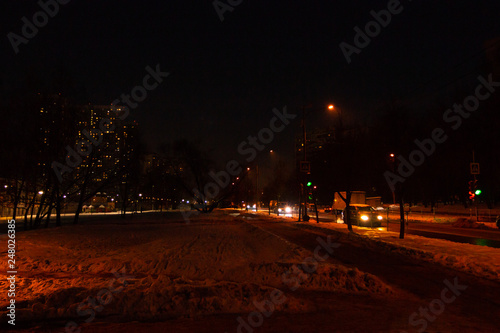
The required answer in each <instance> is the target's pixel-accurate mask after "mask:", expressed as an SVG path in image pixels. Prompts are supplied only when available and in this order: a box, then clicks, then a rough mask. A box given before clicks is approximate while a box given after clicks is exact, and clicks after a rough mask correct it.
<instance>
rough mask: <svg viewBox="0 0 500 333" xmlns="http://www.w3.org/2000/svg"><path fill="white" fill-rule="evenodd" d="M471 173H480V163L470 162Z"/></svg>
mask: <svg viewBox="0 0 500 333" xmlns="http://www.w3.org/2000/svg"><path fill="white" fill-rule="evenodd" d="M470 174H471V175H479V163H471V164H470Z"/></svg>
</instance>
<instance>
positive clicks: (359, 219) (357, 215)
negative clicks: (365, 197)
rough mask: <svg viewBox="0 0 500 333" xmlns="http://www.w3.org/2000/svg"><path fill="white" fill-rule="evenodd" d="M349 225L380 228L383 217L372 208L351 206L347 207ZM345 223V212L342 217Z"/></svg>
mask: <svg viewBox="0 0 500 333" xmlns="http://www.w3.org/2000/svg"><path fill="white" fill-rule="evenodd" d="M349 210H350V211H349V212H350V220H351V224H353V225H358V226H361V227H380V226H381V225H382V221H383V219H384V217H383V216H382V215H381V214H380V212H378V211H376V210H375V209H374V208H373V207H372V206H369V205H363V204H352V205H350V206H349ZM342 219H343V220H344V223H345V210H344V212H343V215H342Z"/></svg>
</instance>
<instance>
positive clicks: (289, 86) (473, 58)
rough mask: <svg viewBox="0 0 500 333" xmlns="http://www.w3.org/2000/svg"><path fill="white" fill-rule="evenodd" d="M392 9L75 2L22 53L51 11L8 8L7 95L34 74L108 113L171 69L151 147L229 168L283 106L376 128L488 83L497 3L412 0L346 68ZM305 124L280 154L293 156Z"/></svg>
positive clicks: (143, 113) (22, 5)
mask: <svg viewBox="0 0 500 333" xmlns="http://www.w3.org/2000/svg"><path fill="white" fill-rule="evenodd" d="M233 3H238V1H233ZM387 5H388V2H386V1H324V0H322V1H295V0H289V1H250V0H246V1H241V4H239V5H238V6H236V7H234V10H233V11H232V12H231V11H227V12H225V13H224V21H222V22H221V20H220V19H219V16H218V14H217V12H216V10H215V9H214V6H213V3H212V1H143V2H139V1H82V0H73V1H70V2H69V3H68V4H65V5H60V8H59V12H58V13H57V15H55V17H53V18H50V19H49V21H48V24H47V25H46V26H44V27H41V28H39V32H38V34H37V35H36V36H35V37H33V38H32V39H30V40H29V42H28V44H26V45H24V44H22V45H20V46H19V53H18V54H15V52H14V51H13V48H12V46H11V44H10V42H9V40H8V38H7V34H8V33H9V32H14V33H16V34H21V28H22V26H23V22H22V21H21V18H22V17H23V16H26V17H27V18H28V20H30V21H32V17H33V14H35V13H36V12H38V11H40V10H41V8H40V6H39V5H38V4H37V2H36V1H12V0H4V1H2V8H1V10H0V12H1V14H0V15H1V16H2V19H1V27H2V28H1V29H2V42H1V48H2V51H1V54H0V60H1V64H2V71H1V81H0V83H1V92H2V94H3V95H4V97H5V96H8V95H9V94H11V93H12V92H13V91H15V90H16V89H19V88H20V87H22V85H23V84H24V83H23V82H25V79H26V77H32V76H33V75H34V76H35V77H38V78H40V81H41V83H40V84H41V85H42V86H43V85H46V86H47V85H49V83H48V82H49V81H50V80H51V77H53V76H54V75H55V74H54V73H56V72H62V73H64V75H66V76H67V77H68V78H69V79H70V81H71V82H72V83H71V85H68V86H67V87H65V88H66V89H67V91H66V92H63V93H65V94H67V95H71V97H72V98H75V99H76V100H77V101H78V103H92V104H109V103H111V101H113V100H114V99H115V98H117V97H119V96H120V95H121V94H122V93H129V92H130V91H131V89H132V88H133V87H134V86H136V85H138V84H141V83H142V79H143V77H144V75H145V74H146V70H145V67H146V66H151V67H155V66H156V64H160V68H161V69H162V70H163V71H166V72H169V73H170V76H169V77H168V78H166V79H165V80H164V82H163V83H162V84H161V85H160V86H159V87H158V88H157V89H155V90H153V91H151V92H149V94H148V97H147V99H146V100H145V101H144V102H142V103H141V104H140V105H139V107H138V108H136V109H135V110H134V111H133V117H134V118H135V119H137V120H138V121H139V123H140V126H141V128H142V130H143V133H144V134H143V135H144V139H145V140H146V142H147V143H148V145H149V149H151V150H154V149H155V147H156V146H157V145H158V144H159V143H161V142H169V141H172V140H174V139H178V138H188V139H190V140H200V141H201V142H202V145H203V146H204V147H205V148H206V149H208V150H210V151H213V155H214V157H216V158H217V159H221V160H228V159H232V158H235V157H238V153H237V146H238V144H239V143H240V142H241V141H243V140H245V138H246V137H247V136H248V135H251V134H256V133H257V132H258V131H259V130H260V129H261V128H263V127H265V126H268V124H269V119H270V118H271V117H272V109H273V108H279V109H281V108H282V107H283V106H285V105H286V106H287V107H288V110H289V112H291V113H300V109H301V106H302V105H312V106H313V108H314V109H316V111H315V112H314V113H312V112H311V114H310V115H309V118H308V124H310V126H311V128H312V127H314V126H316V125H319V124H323V125H324V124H328V122H334V121H336V119H335V118H334V116H333V115H331V114H328V113H327V112H325V111H322V110H320V109H321V108H322V106H323V105H325V104H326V103H330V102H333V103H335V104H336V105H338V106H340V107H341V108H342V116H343V118H344V119H345V121H346V122H363V121H369V120H370V119H374V118H376V117H377V113H376V112H377V110H380V108H381V107H383V106H384V105H386V104H387V103H389V102H391V101H394V100H398V101H399V102H400V103H402V104H405V105H407V106H408V107H410V108H412V109H413V110H414V111H415V112H416V113H417V114H418V112H419V110H421V108H425V107H426V105H428V103H433V102H435V101H441V102H443V103H448V102H450V100H449V98H450V97H449V90H450V89H452V88H453V87H455V86H456V85H460V84H467V83H468V82H476V77H477V76H478V75H479V74H484V73H483V72H482V70H483V67H482V66H483V65H484V61H485V60H484V59H485V53H484V51H485V47H484V42H485V41H486V40H489V39H493V38H495V37H498V36H500V25H499V24H498V22H499V14H500V2H499V1H498V0H491V1H423V0H420V1H418V0H413V1H408V0H406V1H402V2H401V6H402V8H403V9H402V12H401V13H400V14H397V15H394V16H393V17H392V20H391V22H390V24H389V25H388V26H387V27H385V28H382V31H381V32H380V34H378V35H377V36H375V37H374V38H373V39H372V41H371V42H370V44H369V45H368V46H367V47H366V48H364V49H363V50H361V53H360V54H354V55H353V56H352V62H351V63H350V64H348V63H347V62H346V60H345V58H344V56H343V54H342V51H341V49H340V47H339V44H340V43H341V42H346V43H349V44H353V39H354V36H355V32H354V30H353V29H354V27H355V26H359V27H361V28H362V29H363V28H364V26H365V24H366V23H368V22H369V21H371V20H373V18H372V16H371V15H370V12H371V11H372V10H375V11H380V10H382V9H386V8H387ZM2 112H8V111H7V110H6V109H5V108H3V109H2ZM299 125H300V121H299V120H296V121H295V122H294V123H292V124H291V125H290V126H289V127H288V128H287V129H286V131H284V132H282V133H280V134H279V135H277V137H276V139H275V141H274V142H272V143H271V144H270V145H269V148H273V149H275V150H276V151H277V152H279V153H282V154H283V156H284V157H291V156H292V155H293V138H294V136H295V135H296V133H298V128H299Z"/></svg>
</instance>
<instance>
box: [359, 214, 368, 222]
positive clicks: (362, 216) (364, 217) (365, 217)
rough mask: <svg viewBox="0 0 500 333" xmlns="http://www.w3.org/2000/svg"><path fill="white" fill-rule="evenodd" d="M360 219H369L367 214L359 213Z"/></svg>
mask: <svg viewBox="0 0 500 333" xmlns="http://www.w3.org/2000/svg"><path fill="white" fill-rule="evenodd" d="M361 219H362V220H363V221H368V220H369V218H368V215H361Z"/></svg>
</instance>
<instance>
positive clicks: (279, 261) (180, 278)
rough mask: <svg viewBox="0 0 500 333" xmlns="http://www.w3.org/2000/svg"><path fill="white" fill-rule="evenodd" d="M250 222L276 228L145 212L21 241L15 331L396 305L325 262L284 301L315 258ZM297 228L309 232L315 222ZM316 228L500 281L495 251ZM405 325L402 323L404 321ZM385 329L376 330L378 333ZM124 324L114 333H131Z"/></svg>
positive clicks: (373, 283)
mask: <svg viewBox="0 0 500 333" xmlns="http://www.w3.org/2000/svg"><path fill="white" fill-rule="evenodd" d="M165 216H169V217H168V218H166V217H165ZM248 218H250V219H251V221H253V222H255V221H260V222H264V223H265V222H267V223H272V222H273V221H274V220H275V218H273V217H268V216H254V217H252V215H251V214H245V213H244V212H241V214H240V213H239V212H236V213H232V214H229V213H228V212H224V211H219V212H215V213H213V214H210V215H203V216H202V215H200V216H197V217H192V218H191V223H189V224H186V223H185V221H184V220H183V219H182V218H181V216H180V214H173V213H171V214H168V215H165V214H164V215H153V214H151V215H146V214H144V215H142V216H139V217H134V218H127V219H123V220H122V219H120V218H108V219H106V220H103V221H91V222H88V223H85V224H83V225H76V226H64V227H59V228H52V229H43V230H34V231H29V232H22V233H17V237H16V243H17V246H18V247H17V253H16V255H17V257H16V265H17V267H18V275H17V282H16V283H17V293H16V324H17V325H18V327H26V326H32V327H35V328H33V329H34V330H39V331H47V332H48V331H49V330H50V331H51V332H64V331H65V330H64V327H65V326H68V327H69V328H83V330H82V331H85V330H86V331H88V332H93V331H95V332H98V331H109V330H110V329H111V327H115V328H116V327H121V326H119V324H116V326H106V327H105V328H102V329H101V330H99V327H101V326H99V325H102V324H103V323H107V325H112V324H110V322H122V323H123V322H128V323H135V324H134V325H139V324H137V322H142V323H151V322H159V321H170V324H171V323H172V320H174V321H176V322H177V321H182V320H186V319H189V320H195V321H196V320H198V321H199V326H198V327H197V329H196V330H197V331H199V330H200V329H202V328H203V331H206V332H209V331H212V330H210V327H206V325H205V324H203V320H201V319H200V318H219V317H220V318H227V316H230V318H231V319H230V321H231V322H234V327H233V328H231V330H233V331H236V330H237V327H238V321H237V320H236V319H235V318H238V317H237V316H240V315H242V314H249V313H250V314H251V313H252V312H254V311H256V304H261V303H262V302H263V301H264V300H269V299H271V300H272V299H273V297H274V298H277V295H282V296H283V297H284V295H286V302H275V303H274V305H273V311H276V313H279V314H280V315H279V316H287V315H293V316H299V317H300V315H304V314H309V313H316V312H317V311H318V304H317V303H316V301H315V299H316V297H324V296H322V295H334V296H332V297H337V298H338V299H339V302H341V300H342V299H343V298H346V297H347V296H349V297H350V299H352V297H354V298H359V299H360V300H362V303H363V304H365V306H363V307H364V308H363V309H362V310H360V311H371V310H370V309H372V308H373V306H371V305H369V304H370V303H371V302H375V303H376V302H379V301H377V300H379V299H381V300H389V299H394V297H395V299H399V298H401V295H398V293H399V292H398V291H397V290H394V288H393V287H392V286H391V285H389V284H387V283H386V282H384V280H383V279H380V278H379V277H377V276H375V275H372V274H370V273H366V272H363V271H361V270H359V269H356V268H352V267H346V266H344V265H342V264H337V263H332V262H328V261H327V260H325V261H323V260H316V261H314V260H313V262H312V264H313V265H312V266H313V267H312V268H311V272H310V274H309V275H308V276H307V278H306V277H304V278H303V279H302V280H301V279H299V281H298V282H302V281H304V283H298V286H300V288H298V289H299V290H298V291H297V292H295V293H291V292H290V290H295V289H293V288H292V286H293V283H290V279H289V278H288V279H287V278H285V277H289V276H292V275H293V276H299V277H300V274H299V273H297V267H299V266H300V265H303V263H304V262H305V261H304V260H305V259H307V258H309V259H310V258H318V253H315V252H314V251H310V250H306V249H305V248H303V247H301V246H298V245H296V244H294V243H292V242H289V241H287V240H285V239H284V238H282V237H279V236H278V235H274V234H272V233H269V232H266V231H265V230H263V229H261V228H259V227H257V226H255V225H253V224H252V223H247V222H246V221H248ZM284 220H286V219H284ZM289 221H290V223H294V222H292V221H291V220H289ZM296 225H297V226H299V227H300V228H304V229H311V228H317V225H316V224H312V223H309V224H307V223H301V224H296ZM319 225H320V226H321V227H322V228H331V229H334V230H335V231H336V232H338V233H339V234H340V235H343V236H342V238H343V241H346V239H348V241H350V242H354V243H356V244H358V245H360V246H364V247H366V248H370V247H372V248H375V247H377V248H378V250H380V249H384V250H385V249H387V250H390V251H393V252H394V251H396V252H399V253H401V254H402V255H404V256H409V257H413V258H415V259H417V260H423V261H428V262H437V263H439V264H441V265H443V266H446V267H451V268H453V269H456V270H458V271H463V272H467V273H470V274H473V275H476V276H479V277H484V278H487V279H490V280H493V281H500V273H499V272H500V250H498V249H491V248H487V247H482V246H473V245H466V244H456V243H452V242H448V241H441V240H436V239H427V238H424V237H419V236H412V235H408V236H407V237H406V239H405V240H399V239H398V238H397V235H395V234H393V233H387V232H385V231H380V230H376V229H375V230H369V229H363V228H358V229H357V232H358V233H359V235H358V236H353V235H348V234H347V231H346V230H345V229H346V228H345V225H339V224H334V223H330V224H323V223H322V224H319ZM373 240H375V241H373ZM5 243H6V242H5V241H4V240H2V241H1V244H2V245H1V246H2V249H6V248H7V247H6V245H5ZM319 244H321V242H320V243H319ZM326 253H327V251H326V250H325V248H323V249H321V254H322V255H323V256H324V254H326ZM2 256H4V258H5V259H3V260H2V261H1V265H0V290H2V293H1V294H0V309H1V310H0V313H1V314H2V319H3V322H2V323H1V325H2V327H7V328H11V327H10V326H6V325H4V324H5V322H6V319H5V318H6V317H5V314H6V311H5V309H6V306H7V304H8V303H7V295H6V290H7V289H8V283H7V281H6V277H7V276H6V274H5V272H6V271H7V266H6V264H7V260H6V256H7V254H6V252H5V250H4V252H3V253H2ZM302 267H303V266H302ZM305 281H307V283H305ZM295 282H297V281H295ZM301 293H308V294H307V295H309V296H307V297H306V296H302V294H301ZM273 295H274V296H273ZM311 295H313V296H311ZM318 295H319V296H318ZM342 295H344V296H342ZM403 298H404V297H403ZM282 299H283V298H282ZM380 302H381V303H385V302H386V301H380ZM397 302H403V300H399V301H397ZM397 302H396V303H394V304H392V305H391V306H392V307H394V309H396V310H397V309H399V308H400V306H399V305H398V304H399V303H397ZM412 302H413V301H412ZM339 304H340V303H339ZM377 304H378V303H377ZM412 306H413V305H412ZM415 306H416V305H415ZM355 307H358V306H357V305H356V306H355ZM373 309H374V308H373ZM273 311H271V312H273ZM403 313H404V312H403ZM94 316H96V317H95V318H94ZM214 316H215V317H214ZM217 316H219V317H217ZM279 316H278V317H277V318H280V317H279ZM401 316H402V318H400V319H398V320H397V322H398V323H399V322H403V323H404V322H405V321H406V318H405V317H404V315H401ZM245 318H246V317H245ZM384 320H385V321H388V320H389V319H387V318H386V319H384ZM384 323H385V322H384V321H381V323H379V325H383V324H384ZM192 324H193V323H192V322H191V325H192ZM131 325H132V324H130V325H129V326H128V328H127V329H125V328H123V327H122V328H120V329H118V328H116V329H117V331H123V332H128V331H130V332H132V331H137V327H136V326H133V325H132V326H131ZM391 325H393V324H391ZM252 327H253V326H252ZM385 327H386V326H385ZM214 329H215V328H214ZM226 330H227V331H229V330H230V328H227V329H226ZM252 330H253V328H252ZM18 331H19V329H18ZM29 331H31V329H30V330H29ZM191 331H193V330H186V332H191ZM214 331H217V330H214ZM243 331H245V330H244V329H243ZM247 331H248V330H247ZM275 331H276V330H275ZM285 331H286V330H285ZM75 332H77V331H76V330H75Z"/></svg>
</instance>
